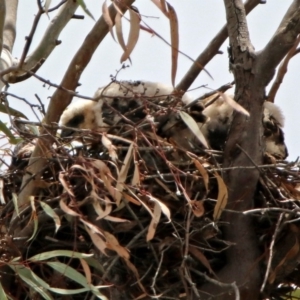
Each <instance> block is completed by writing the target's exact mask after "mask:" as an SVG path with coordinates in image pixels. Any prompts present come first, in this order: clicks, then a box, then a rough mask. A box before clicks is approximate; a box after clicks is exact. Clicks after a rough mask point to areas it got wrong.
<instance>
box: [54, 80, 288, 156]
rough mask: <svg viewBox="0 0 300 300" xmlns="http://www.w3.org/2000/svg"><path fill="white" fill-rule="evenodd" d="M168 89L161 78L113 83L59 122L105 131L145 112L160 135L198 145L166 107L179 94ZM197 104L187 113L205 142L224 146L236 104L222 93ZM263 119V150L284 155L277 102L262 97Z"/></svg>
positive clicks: (72, 108)
mask: <svg viewBox="0 0 300 300" xmlns="http://www.w3.org/2000/svg"><path fill="white" fill-rule="evenodd" d="M172 92H173V87H172V86H168V85H164V84H161V83H155V82H147V81H145V82H142V81H133V82H131V81H121V82H112V83H111V84H110V85H108V86H106V87H103V88H100V89H99V90H98V91H97V92H96V94H95V96H94V98H95V101H92V100H79V101H77V102H74V103H72V104H71V105H69V107H68V108H67V109H66V110H65V111H64V113H63V114H62V116H61V119H60V124H61V125H62V126H67V127H73V128H77V129H91V130H98V131H107V130H108V129H109V128H111V127H112V126H115V125H116V124H118V122H119V121H120V120H122V118H124V117H125V118H127V120H130V121H132V122H133V124H136V123H137V122H140V121H141V120H142V119H144V118H145V117H146V115H150V116H152V115H155V116H156V120H159V122H158V123H160V129H162V130H158V132H159V133H160V134H161V135H162V137H168V138H169V137H171V138H172V139H173V140H174V141H175V144H177V145H178V146H179V147H181V148H184V149H186V150H189V151H192V150H193V148H195V145H196V144H198V145H197V147H199V146H200V147H201V145H199V144H200V142H199V141H198V140H197V139H195V136H194V134H193V133H192V132H191V131H190V130H189V129H188V128H178V127H175V126H173V125H174V124H175V123H176V122H177V123H178V122H179V121H181V120H179V121H178V115H176V113H173V111H174V110H172V109H170V106H172V103H173V102H174V98H175V100H176V101H177V100H178V97H176V95H172ZM145 100H147V101H145ZM192 100H193V99H192V97H191V96H189V95H188V94H184V95H183V97H182V99H181V100H180V102H179V106H178V105H177V106H176V108H177V109H178V108H179V109H184V106H185V105H186V104H189V103H191V102H192ZM172 101H173V102H172ZM176 101H175V102H176ZM177 102H178V101H177ZM177 102H176V103H177ZM198 104H199V103H198ZM198 104H196V105H198ZM152 106H155V107H159V109H160V110H159V112H163V113H162V115H158V116H157V114H155V113H157V110H154V113H153V110H151V109H152V108H151V107H152ZM173 107H175V106H173ZM196 108H197V109H198V110H199V113H198V114H196V115H195V116H196V117H195V116H194V115H193V114H192V113H191V116H192V117H195V118H196V122H197V123H198V126H199V128H200V130H201V132H202V133H203V135H204V137H205V138H206V140H207V142H208V143H209V145H210V146H211V148H212V149H217V150H223V148H224V145H225V142H226V139H227V135H228V131H229V128H230V126H231V122H232V118H233V111H234V108H233V107H232V106H230V105H229V104H228V103H227V102H226V101H224V99H223V97H219V98H218V99H217V100H216V101H215V102H213V103H212V104H211V105H209V106H207V107H206V108H204V106H202V107H201V105H200V106H199V105H198V106H196ZM166 111H168V113H166ZM170 119H172V120H170ZM179 119H180V118H179ZM262 121H263V126H264V137H265V148H266V152H268V153H269V154H271V155H273V156H274V157H275V158H277V159H284V158H286V157H287V148H286V145H285V143H284V134H283V131H282V128H283V125H284V118H283V115H282V112H281V110H280V109H279V107H278V106H276V105H275V104H273V103H270V102H265V103H264V112H263V120H262ZM162 123H163V124H162ZM179 123H180V122H179ZM181 123H182V121H181ZM170 128H171V129H170ZM174 128H175V129H174ZM169 129H170V130H169ZM73 133H74V132H73V131H72V130H69V129H63V130H62V133H61V136H62V137H66V136H70V135H73Z"/></svg>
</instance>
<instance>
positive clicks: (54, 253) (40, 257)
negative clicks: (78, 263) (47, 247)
mask: <svg viewBox="0 0 300 300" xmlns="http://www.w3.org/2000/svg"><path fill="white" fill-rule="evenodd" d="M93 255H94V254H87V253H80V252H75V251H71V250H54V251H49V252H43V253H39V254H37V255H34V256H32V257H30V258H29V259H28V260H30V261H33V262H34V261H42V260H46V259H49V258H53V257H57V256H66V257H71V258H86V257H92V256H93Z"/></svg>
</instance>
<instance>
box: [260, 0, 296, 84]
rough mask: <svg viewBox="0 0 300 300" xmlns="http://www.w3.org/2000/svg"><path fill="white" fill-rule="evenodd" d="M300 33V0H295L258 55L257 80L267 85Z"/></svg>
mask: <svg viewBox="0 0 300 300" xmlns="http://www.w3.org/2000/svg"><path fill="white" fill-rule="evenodd" d="M299 33H300V0H294V1H293V3H292V4H291V6H290V7H289V9H288V11H287V13H286V14H285V16H284V17H283V20H282V22H281V23H280V25H279V27H278V29H277V30H276V32H275V34H274V36H273V37H272V38H271V40H270V41H269V43H268V44H267V45H266V47H265V48H264V49H263V50H262V52H261V53H260V54H259V55H258V57H257V64H256V68H255V69H254V72H255V73H256V74H258V76H257V80H261V84H263V85H264V86H267V85H268V83H269V82H270V81H271V79H272V77H273V76H274V73H275V69H276V67H277V66H278V65H279V63H280V62H281V61H282V59H283V58H284V56H285V55H286V54H287V53H288V51H289V50H290V49H291V48H292V47H293V45H294V43H295V41H296V38H297V36H298V34H299Z"/></svg>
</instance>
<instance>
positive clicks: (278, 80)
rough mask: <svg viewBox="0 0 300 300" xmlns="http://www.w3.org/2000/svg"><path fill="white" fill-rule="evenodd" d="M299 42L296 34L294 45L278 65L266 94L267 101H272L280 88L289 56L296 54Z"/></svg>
mask: <svg viewBox="0 0 300 300" xmlns="http://www.w3.org/2000/svg"><path fill="white" fill-rule="evenodd" d="M299 43H300V35H299V36H298V38H297V40H296V42H295V44H294V46H293V47H292V48H291V50H290V51H289V53H288V54H287V55H286V57H285V58H284V60H283V61H282V63H281V64H280V66H279V69H278V72H277V76H276V79H275V81H274V82H273V85H272V87H271V89H270V92H269V95H268V101H270V102H274V100H275V97H276V94H277V92H278V90H279V88H280V85H281V83H282V81H283V78H284V76H285V74H286V73H287V71H288V64H289V62H290V60H291V58H292V57H294V55H296V54H297V47H298V45H299Z"/></svg>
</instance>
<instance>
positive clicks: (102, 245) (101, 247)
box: [85, 227, 107, 256]
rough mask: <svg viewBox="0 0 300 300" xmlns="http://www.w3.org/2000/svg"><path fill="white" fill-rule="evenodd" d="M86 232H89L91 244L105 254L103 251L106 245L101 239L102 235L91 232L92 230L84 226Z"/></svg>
mask: <svg viewBox="0 0 300 300" xmlns="http://www.w3.org/2000/svg"><path fill="white" fill-rule="evenodd" d="M85 230H86V232H87V233H88V234H89V236H90V238H91V240H92V242H93V244H94V245H95V246H96V247H97V248H98V249H99V250H100V251H101V252H102V253H103V254H104V255H106V256H107V254H106V253H105V249H106V248H107V247H106V242H105V241H104V240H103V238H102V237H100V236H99V235H98V234H97V233H95V232H93V231H92V230H90V229H88V228H87V227H85Z"/></svg>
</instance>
